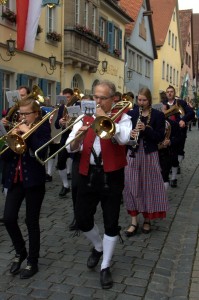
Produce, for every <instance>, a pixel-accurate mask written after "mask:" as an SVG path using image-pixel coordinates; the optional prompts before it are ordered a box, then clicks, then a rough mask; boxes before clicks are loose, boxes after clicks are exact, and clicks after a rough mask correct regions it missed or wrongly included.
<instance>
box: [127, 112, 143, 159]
mask: <svg viewBox="0 0 199 300" xmlns="http://www.w3.org/2000/svg"><path fill="white" fill-rule="evenodd" d="M142 112H143V107H142V106H140V107H139V117H138V119H137V123H136V126H135V128H136V127H137V125H138V123H139V122H141V118H142ZM139 135H140V131H138V132H137V134H136V136H135V137H134V138H133V139H131V140H130V142H129V144H130V146H131V153H130V154H129V156H130V157H135V149H136V147H137V146H138V139H139Z"/></svg>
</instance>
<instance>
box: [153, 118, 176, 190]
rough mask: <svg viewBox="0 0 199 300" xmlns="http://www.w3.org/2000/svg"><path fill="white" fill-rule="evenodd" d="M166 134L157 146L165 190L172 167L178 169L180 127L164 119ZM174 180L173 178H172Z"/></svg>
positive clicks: (167, 186)
mask: <svg viewBox="0 0 199 300" xmlns="http://www.w3.org/2000/svg"><path fill="white" fill-rule="evenodd" d="M166 122H167V123H166V133H165V138H164V140H163V142H161V143H160V144H159V145H158V154H159V160H160V167H161V174H162V178H163V180H164V186H165V189H166V190H168V188H169V185H170V184H169V173H170V170H171V168H172V166H173V167H178V151H177V146H178V144H179V143H180V142H181V132H180V127H179V126H178V124H177V122H175V121H173V120H170V119H169V118H167V119H166ZM174 179H175V178H174Z"/></svg>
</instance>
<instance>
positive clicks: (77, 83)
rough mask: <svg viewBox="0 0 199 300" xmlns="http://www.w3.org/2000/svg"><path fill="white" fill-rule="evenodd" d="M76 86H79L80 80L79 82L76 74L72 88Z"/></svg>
mask: <svg viewBox="0 0 199 300" xmlns="http://www.w3.org/2000/svg"><path fill="white" fill-rule="evenodd" d="M74 88H79V82H78V80H77V77H76V76H74V77H73V80H72V89H74Z"/></svg>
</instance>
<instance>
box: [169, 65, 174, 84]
mask: <svg viewBox="0 0 199 300" xmlns="http://www.w3.org/2000/svg"><path fill="white" fill-rule="evenodd" d="M172 73H173V68H172V67H170V81H169V82H170V83H172V76H173V74H172Z"/></svg>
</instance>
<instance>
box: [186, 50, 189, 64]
mask: <svg viewBox="0 0 199 300" xmlns="http://www.w3.org/2000/svg"><path fill="white" fill-rule="evenodd" d="M185 63H186V65H187V66H188V65H189V55H188V53H187V52H186V56H185Z"/></svg>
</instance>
